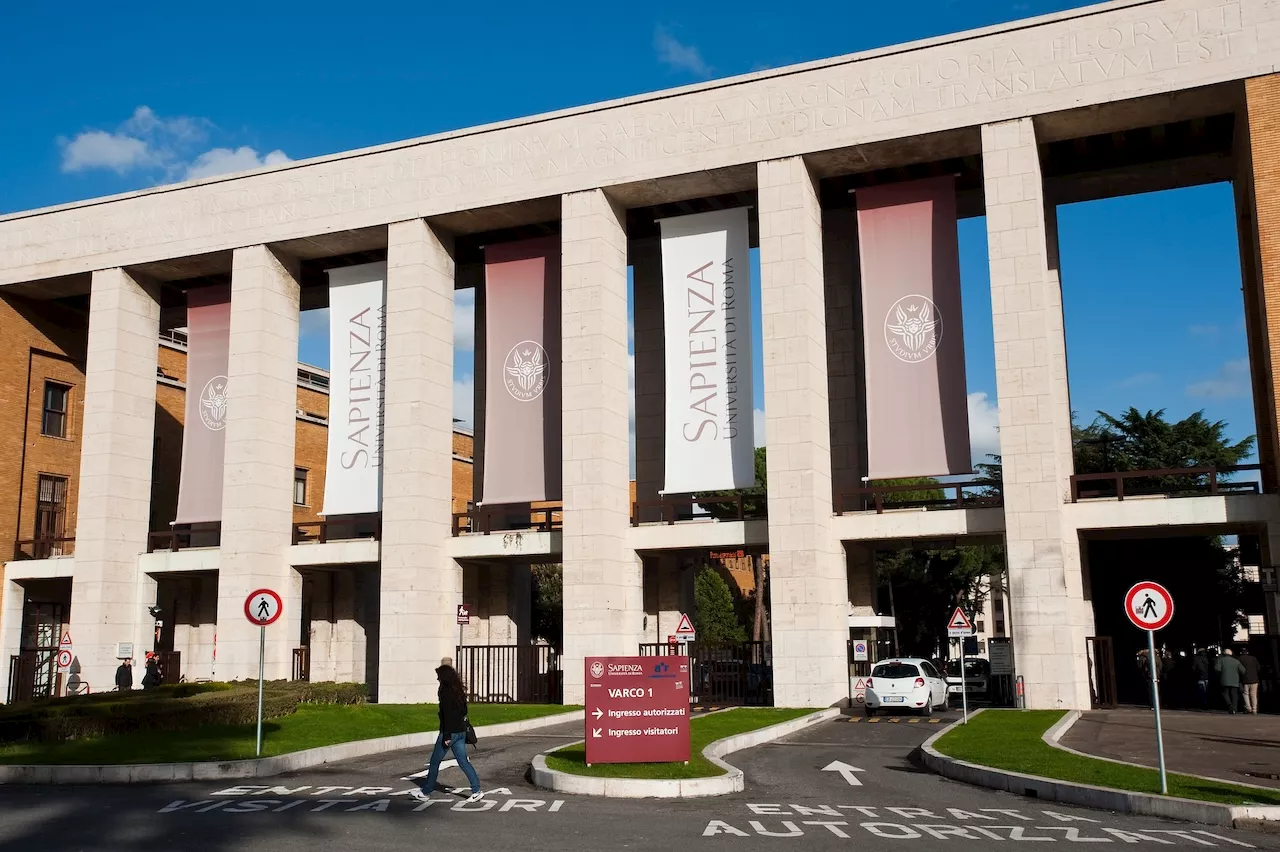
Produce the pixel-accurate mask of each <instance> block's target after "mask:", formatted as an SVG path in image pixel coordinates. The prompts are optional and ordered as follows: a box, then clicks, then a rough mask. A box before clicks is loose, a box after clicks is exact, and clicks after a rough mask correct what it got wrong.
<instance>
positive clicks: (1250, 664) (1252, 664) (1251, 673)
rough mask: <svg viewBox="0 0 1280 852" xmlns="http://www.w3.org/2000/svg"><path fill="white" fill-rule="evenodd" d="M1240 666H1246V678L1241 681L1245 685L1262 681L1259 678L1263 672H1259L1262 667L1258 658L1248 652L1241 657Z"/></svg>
mask: <svg viewBox="0 0 1280 852" xmlns="http://www.w3.org/2000/svg"><path fill="white" fill-rule="evenodd" d="M1240 665H1242V666H1244V677H1242V678H1241V681H1243V682H1244V683H1257V682H1258V681H1259V680H1260V678H1259V677H1258V676H1259V674H1261V672H1260V671H1259V668H1260V665H1259V663H1258V658H1257V657H1255V656H1254V655H1253V654H1250V653H1248V652H1247V651H1246V652H1245V653H1243V654H1241V655H1240Z"/></svg>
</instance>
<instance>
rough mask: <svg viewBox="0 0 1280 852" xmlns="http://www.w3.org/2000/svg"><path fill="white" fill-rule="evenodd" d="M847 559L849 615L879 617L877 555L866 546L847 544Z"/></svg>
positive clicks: (854, 543)
mask: <svg viewBox="0 0 1280 852" xmlns="http://www.w3.org/2000/svg"><path fill="white" fill-rule="evenodd" d="M844 549H845V558H846V560H847V563H846V564H847V568H846V569H845V570H846V571H847V573H848V576H849V613H850V614H851V615H863V616H868V615H878V613H877V612H876V554H875V551H874V550H872V549H871V548H870V547H868V546H867V545H865V544H859V543H857V542H852V541H851V542H846V543H845V546H844Z"/></svg>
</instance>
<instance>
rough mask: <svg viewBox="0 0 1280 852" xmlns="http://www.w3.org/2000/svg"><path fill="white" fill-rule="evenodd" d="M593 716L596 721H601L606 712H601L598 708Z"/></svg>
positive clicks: (593, 712)
mask: <svg viewBox="0 0 1280 852" xmlns="http://www.w3.org/2000/svg"><path fill="white" fill-rule="evenodd" d="M591 715H592V716H594V717H595V718H596V719H599V718H600V717H601V716H603V715H604V711H603V710H601V709H600V708H599V707H597V708H596V709H595V710H593V711H592V713H591Z"/></svg>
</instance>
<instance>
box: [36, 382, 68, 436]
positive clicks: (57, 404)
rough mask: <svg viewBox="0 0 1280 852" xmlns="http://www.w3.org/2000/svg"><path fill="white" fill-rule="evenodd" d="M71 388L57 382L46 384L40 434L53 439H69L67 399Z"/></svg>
mask: <svg viewBox="0 0 1280 852" xmlns="http://www.w3.org/2000/svg"><path fill="white" fill-rule="evenodd" d="M70 396H71V388H69V387H67V386H66V385H60V384H58V383H57V382H45V383H44V418H43V419H42V420H41V421H40V434H42V435H48V436H49V437H51V438H65V437H67V399H68V397H70Z"/></svg>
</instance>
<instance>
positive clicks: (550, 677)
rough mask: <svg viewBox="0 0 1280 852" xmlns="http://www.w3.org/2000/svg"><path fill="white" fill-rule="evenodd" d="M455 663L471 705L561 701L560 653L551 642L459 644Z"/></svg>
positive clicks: (562, 686) (562, 683) (562, 680)
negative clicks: (532, 643) (549, 643)
mask: <svg viewBox="0 0 1280 852" xmlns="http://www.w3.org/2000/svg"><path fill="white" fill-rule="evenodd" d="M453 666H454V668H455V669H457V671H458V675H459V676H460V677H461V678H462V683H463V685H464V686H466V688H467V702H468V703H470V704H560V703H562V702H563V700H564V679H563V678H562V677H561V672H560V655H559V654H558V653H557V652H556V650H555V649H554V648H552V647H551V646H550V645H459V646H457V651H456V654H455V656H454V660H453Z"/></svg>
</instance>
